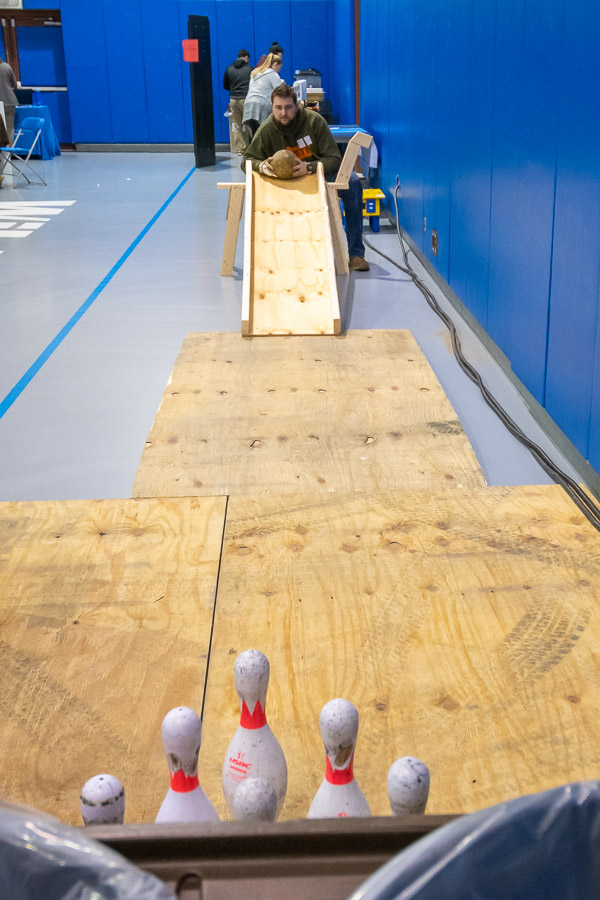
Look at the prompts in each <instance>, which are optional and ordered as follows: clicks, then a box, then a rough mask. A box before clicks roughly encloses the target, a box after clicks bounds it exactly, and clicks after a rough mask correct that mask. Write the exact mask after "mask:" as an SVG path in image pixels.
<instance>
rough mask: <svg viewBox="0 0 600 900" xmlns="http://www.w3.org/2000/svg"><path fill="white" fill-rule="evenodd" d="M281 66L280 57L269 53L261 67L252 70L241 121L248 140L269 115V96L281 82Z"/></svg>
mask: <svg viewBox="0 0 600 900" xmlns="http://www.w3.org/2000/svg"><path fill="white" fill-rule="evenodd" d="M282 65H283V61H282V59H281V57H280V56H276V55H275V54H274V53H269V55H268V56H267V58H266V59H265V61H264V63H263V64H262V66H258V67H257V68H256V69H254V70H253V72H252V75H251V76H250V87H249V88H248V93H247V95H246V99H245V101H244V119H243V127H244V128H245V129H246V132H247V134H248V139H249V140H252V138H253V137H254V135H255V134H256V131H257V129H258V126H259V125H260V124H261V123H262V122H264V121H265V119H268V118H269V116H270V115H271V94H272V93H273V91H274V90H275V88H276V87H279V85H280V84H281V83H282V81H283V79H282V78H280V77H279V73H280V71H281V66H282Z"/></svg>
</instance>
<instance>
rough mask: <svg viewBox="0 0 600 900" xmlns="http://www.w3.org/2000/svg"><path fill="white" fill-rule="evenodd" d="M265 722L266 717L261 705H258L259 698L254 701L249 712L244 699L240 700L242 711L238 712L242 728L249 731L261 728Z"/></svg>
mask: <svg viewBox="0 0 600 900" xmlns="http://www.w3.org/2000/svg"><path fill="white" fill-rule="evenodd" d="M266 724H267V717H266V715H265V712H264V710H263V708H262V706H261V705H260V700H257V701H256V706H255V707H254V712H253V713H251V712H250V710H249V709H248V707H247V706H246V701H245V700H242V712H241V714H240V725H241V726H242V728H247V729H248V730H249V731H253V730H254V729H256V728H262V727H263V725H266Z"/></svg>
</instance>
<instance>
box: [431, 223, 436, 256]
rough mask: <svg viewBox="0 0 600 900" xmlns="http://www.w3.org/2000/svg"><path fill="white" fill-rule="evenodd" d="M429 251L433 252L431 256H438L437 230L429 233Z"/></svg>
mask: <svg viewBox="0 0 600 900" xmlns="http://www.w3.org/2000/svg"><path fill="white" fill-rule="evenodd" d="M431 249H432V251H433V255H434V256H437V255H438V233H437V228H434V229H433V231H432V232H431Z"/></svg>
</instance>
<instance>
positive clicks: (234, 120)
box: [223, 50, 252, 155]
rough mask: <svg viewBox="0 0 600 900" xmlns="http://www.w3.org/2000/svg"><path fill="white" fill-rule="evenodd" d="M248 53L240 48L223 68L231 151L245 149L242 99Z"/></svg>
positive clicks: (245, 81) (246, 82)
mask: <svg viewBox="0 0 600 900" xmlns="http://www.w3.org/2000/svg"><path fill="white" fill-rule="evenodd" d="M251 73H252V69H251V67H250V54H249V53H248V51H247V50H240V51H239V52H238V55H237V59H236V60H235V62H232V63H231V65H230V66H228V67H227V68H226V69H225V74H224V76H223V87H224V88H225V90H226V91H229V112H230V113H231V115H230V117H229V146H230V148H231V152H232V153H239V154H240V155H241V154H243V152H244V150H245V149H246V141H245V139H244V135H243V134H242V121H243V116H244V100H245V99H246V94H247V93H248V85H249V84H250V75H251Z"/></svg>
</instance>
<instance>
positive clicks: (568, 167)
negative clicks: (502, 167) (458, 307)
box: [546, 0, 600, 468]
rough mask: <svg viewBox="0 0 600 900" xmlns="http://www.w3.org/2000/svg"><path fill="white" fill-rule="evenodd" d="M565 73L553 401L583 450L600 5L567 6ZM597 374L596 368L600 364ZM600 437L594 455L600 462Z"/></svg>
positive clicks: (592, 333) (592, 298)
mask: <svg viewBox="0 0 600 900" xmlns="http://www.w3.org/2000/svg"><path fill="white" fill-rule="evenodd" d="M565 11H566V17H565V32H564V54H563V78H562V85H561V95H560V128H559V139H558V158H557V163H558V164H557V171H556V205H555V226H554V245H553V257H552V287H551V295H550V312H549V334H548V363H547V379H546V406H547V409H548V411H549V412H550V414H551V415H552V417H553V418H554V419H555V420H556V421H557V422H558V424H559V425H560V426H561V428H563V430H564V431H567V433H568V434H569V437H571V439H572V440H573V442H574V443H575V445H576V446H577V447H578V448H579V449H580V450H581V452H582V453H584V455H587V453H588V451H589V458H590V461H591V460H592V452H591V447H590V421H591V420H593V421H594V424H595V432H594V433H595V434H596V435H597V433H598V431H597V429H598V419H599V417H600V408H599V406H598V403H597V400H598V393H597V390H596V393H595V399H596V405H595V406H592V400H593V399H594V363H595V356H596V346H597V340H598V335H597V330H598V293H599V274H600V264H599V259H600V151H599V147H600V96H599V95H598V91H597V89H596V87H595V86H597V84H598V79H599V78H600V59H599V58H598V52H597V46H598V40H599V39H600V7H598V5H597V4H595V3H592V2H588V0H569V2H568V4H567V5H566V7H565ZM596 378H597V370H596ZM599 451H600V448H599V447H598V444H597V441H596V444H595V448H594V454H593V456H594V460H595V464H596V467H597V468H600V459H599Z"/></svg>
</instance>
